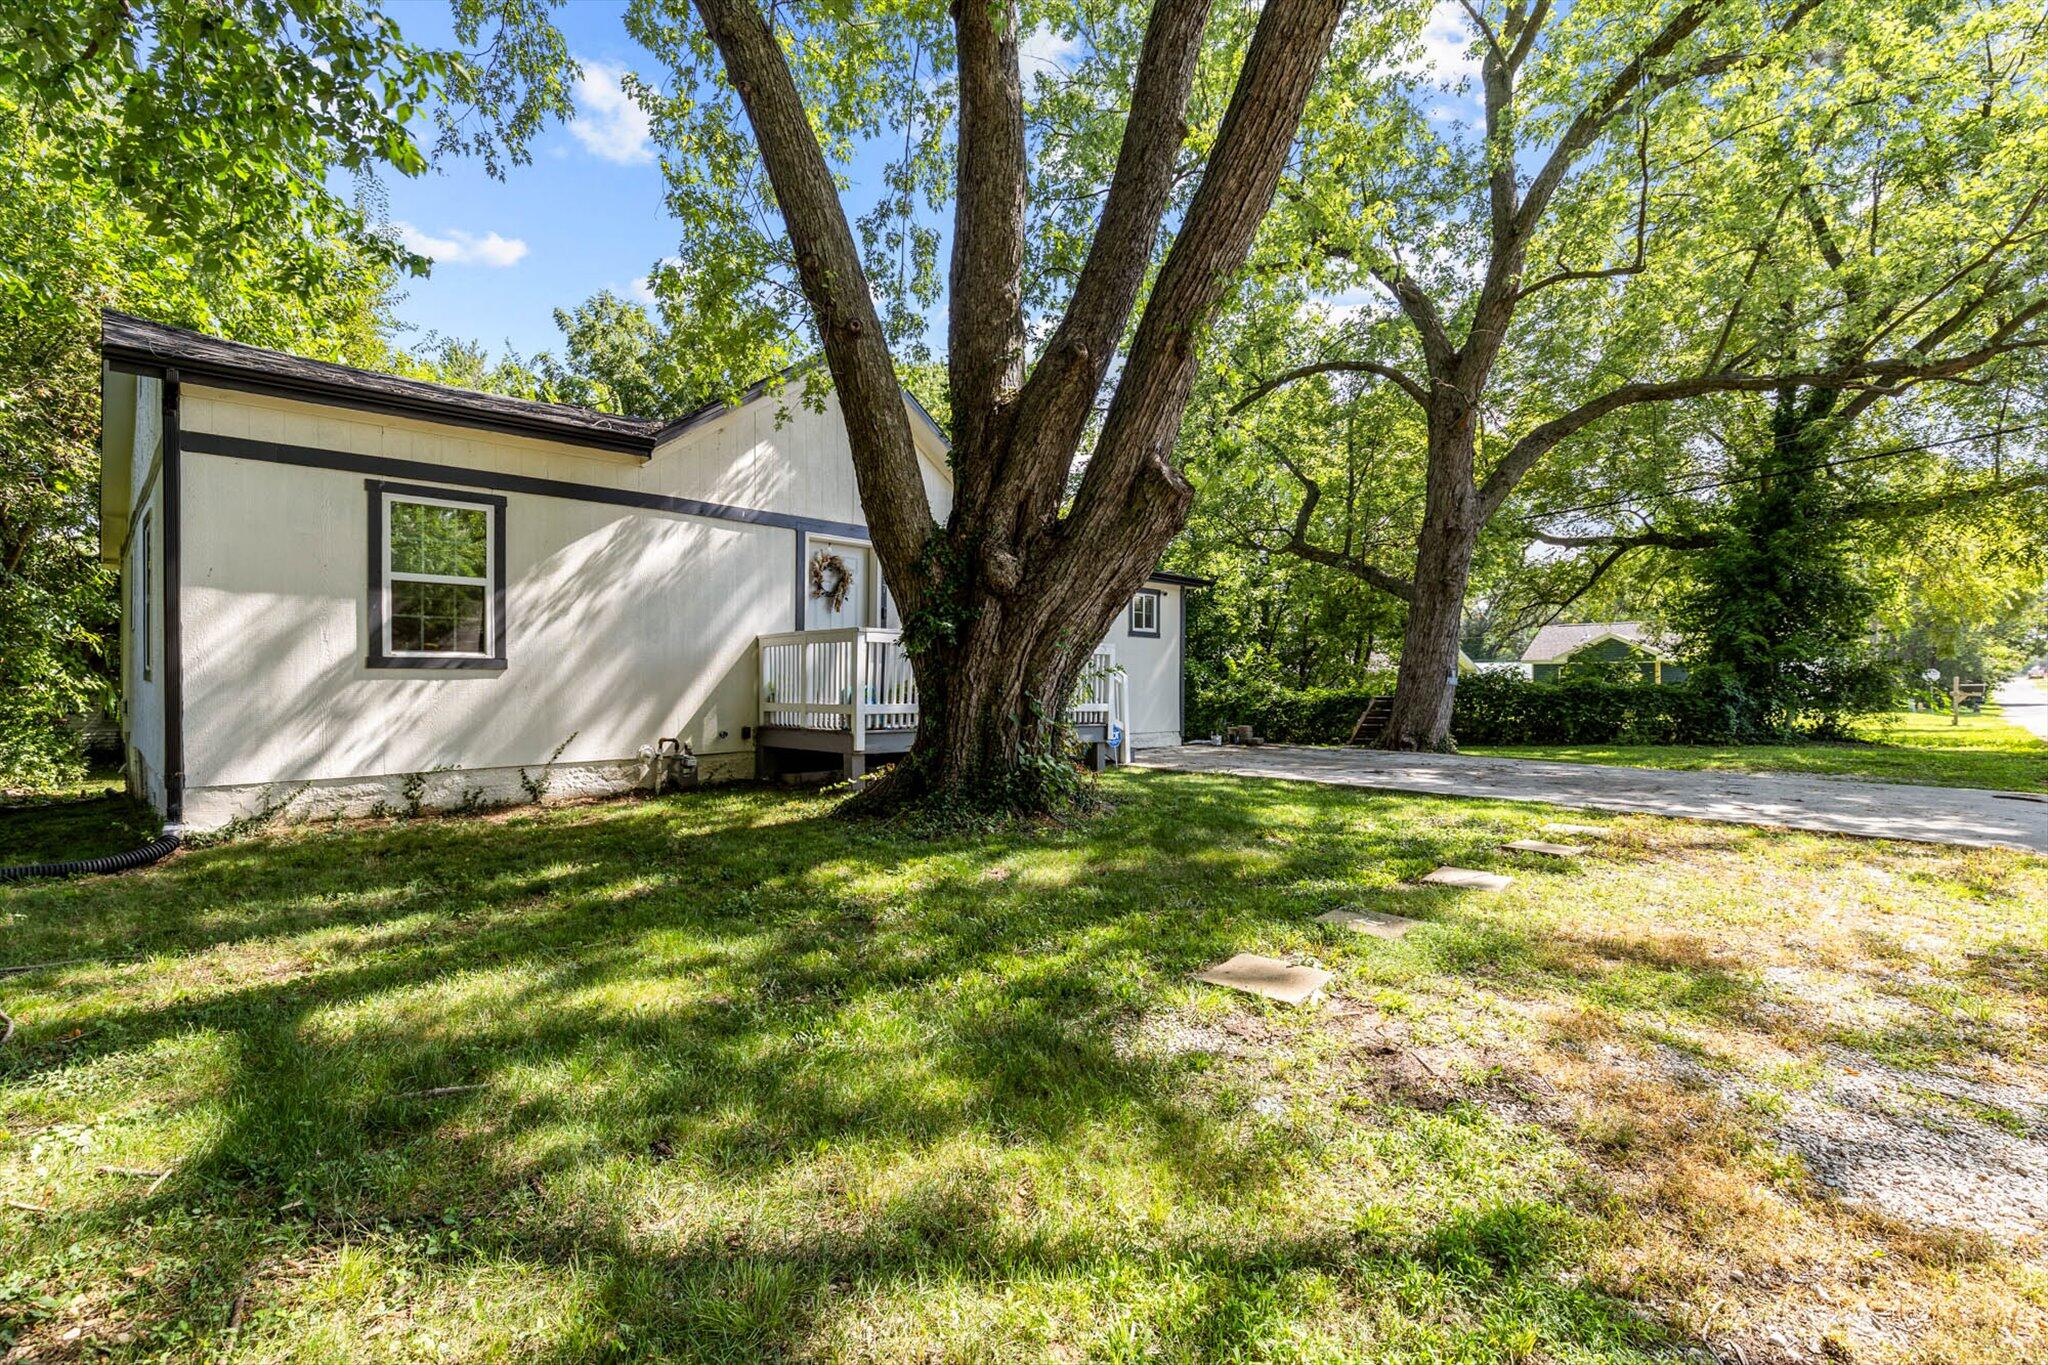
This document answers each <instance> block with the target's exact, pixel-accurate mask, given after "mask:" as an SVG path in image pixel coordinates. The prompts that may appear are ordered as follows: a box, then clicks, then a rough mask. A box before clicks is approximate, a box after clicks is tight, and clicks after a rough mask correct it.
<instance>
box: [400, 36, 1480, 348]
mask: <svg viewBox="0 0 2048 1365" xmlns="http://www.w3.org/2000/svg"><path fill="white" fill-rule="evenodd" d="M1435 8H1436V12H1435V13H1434V14H1433V15H1432V16H1431V20H1430V23H1429V25H1428V29H1427V32H1426V34H1425V37H1424V40H1423V52H1422V54H1421V61H1422V63H1423V64H1425V65H1429V66H1433V67H1435V68H1437V69H1438V71H1439V72H1443V73H1446V74H1452V73H1455V72H1457V71H1459V70H1461V69H1468V68H1469V61H1468V59H1467V58H1466V56H1465V54H1464V47H1465V44H1466V43H1467V42H1468V41H1469V36H1468V35H1467V34H1466V32H1465V31H1464V21H1463V17H1462V15H1460V14H1459V12H1458V9H1457V6H1456V4H1455V3H1452V2H1451V0H1445V2H1444V3H1439V4H1438V5H1437V6H1436V7H1435ZM389 10H390V12H391V13H392V14H393V15H394V17H396V18H397V19H398V21H399V24H400V26H401V27H402V28H403V29H404V30H405V32H406V34H407V36H408V37H411V38H414V39H416V40H420V41H426V42H433V43H446V42H449V41H451V40H452V35H451V33H450V31H449V25H448V7H447V4H446V0H391V3H390V4H389ZM624 13H625V5H624V4H623V3H613V2H612V0H568V3H566V4H564V5H562V6H561V7H560V8H559V9H557V10H556V11H555V22H556V24H557V25H558V26H559V27H560V28H561V30H562V32H563V34H564V36H565V37H567V39H568V41H569V50H570V51H571V53H573V54H574V55H575V57H576V58H577V60H578V61H580V62H581V63H582V64H583V76H582V78H581V79H580V81H579V82H578V84H577V88H576V105H577V111H578V112H577V117H576V118H575V119H574V120H573V121H572V122H570V123H568V124H566V125H555V126H553V127H550V128H548V129H547V130H546V131H545V132H543V133H542V134H541V136H540V138H539V139H538V140H537V142H536V143H535V145H534V147H533V160H532V163H531V164H529V165H525V166H514V167H511V168H509V169H508V171H507V173H506V178H505V179H504V180H502V181H498V180H493V179H491V178H490V177H489V176H488V175H486V174H485V173H484V171H483V167H482V165H481V164H480V163H478V162H476V161H472V160H462V159H454V160H449V161H447V162H446V163H445V164H443V165H441V166H440V167H438V168H437V169H435V170H433V171H430V172H428V173H427V174H425V175H422V176H419V177H417V178H415V179H403V178H399V177H386V179H385V181H384V187H385V190H386V192H387V194H388V195H389V199H390V216H391V220H392V222H393V224H394V226H396V227H397V228H398V230H399V232H400V233H401V235H403V236H404V237H405V239H406V241H407V243H408V244H409V245H410V246H411V247H412V248H413V250H415V251H418V252H420V253H421V254H423V255H426V256H430V257H432V258H433V259H434V262H435V264H434V269H433V273H432V274H431V275H430V276H428V277H427V278H425V279H410V280H406V281H404V282H403V284H402V285H401V289H402V291H403V294H404V298H403V300H402V301H401V303H400V305H399V308H398V317H399V320H400V322H401V324H402V325H403V326H404V327H405V328H406V329H407V330H406V331H405V332H404V333H403V334H401V335H400V336H399V337H398V338H396V340H397V343H398V344H399V345H400V346H405V347H410V346H413V345H416V344H417V343H418V342H420V341H421V340H423V339H424V338H425V337H426V336H427V335H428V334H429V333H433V332H439V333H443V334H447V335H452V336H457V337H462V338H464V339H467V340H472V341H478V342H482V343H483V344H484V345H485V346H486V347H488V348H489V349H490V350H491V351H492V353H493V354H496V353H498V352H501V351H502V350H503V349H504V348H505V347H506V346H507V345H509V346H511V347H512V348H513V349H515V350H518V351H519V352H521V353H522V354H528V355H530V354H532V353H533V352H534V351H537V350H542V349H549V348H554V347H556V346H557V345H558V343H559V340H560V334H559V333H558V332H557V331H556V329H555V325H554V310H555V309H556V308H558V307H568V306H571V305H574V304H576V303H580V302H581V301H582V300H584V299H586V298H588V297H589V296H590V295H591V294H593V293H595V292H597V291H598V290H600V289H611V290H613V291H615V292H617V293H620V294H623V295H626V296H628V297H638V298H642V299H643V300H645V299H647V298H648V296H647V295H646V293H645V288H646V286H645V280H646V275H647V272H648V270H649V269H650V268H651V267H652V266H653V265H654V264H655V263H656V262H657V261H659V260H660V259H661V258H663V257H665V256H669V255H673V254H674V252H675V250H676V240H677V234H676V232H675V229H674V226H673V224H672V223H671V222H670V220H669V218H668V214H667V210H666V209H665V207H664V205H663V202H662V195H663V189H664V186H663V182H662V175H661V168H660V166H659V165H658V164H657V163H656V160H655V153H654V148H653V146H652V144H651V143H650V142H649V140H648V137H647V123H646V118H645V116H644V115H643V114H641V112H640V111H639V109H638V108H637V107H636V106H634V105H633V103H632V101H631V100H630V99H628V98H627V97H626V95H625V94H624V92H623V91H622V90H620V88H619V83H618V82H619V76H620V75H621V74H622V73H623V72H625V71H627V70H634V69H638V70H640V71H641V72H642V73H643V74H645V75H647V76H649V77H658V76H659V75H660V74H661V73H660V71H659V70H658V69H656V68H655V66H654V65H653V63H652V62H651V61H650V60H649V59H648V57H647V54H646V53H645V52H644V51H642V50H641V49H640V47H639V45H638V44H637V43H635V42H634V41H633V40H632V39H631V38H630V37H629V36H628V35H627V33H626V29H625V24H624ZM1063 55H1064V54H1063V51H1062V48H1061V45H1060V44H1059V43H1058V42H1057V41H1056V40H1054V39H1052V38H1051V37H1050V35H1048V34H1045V33H1044V32H1042V31H1041V32H1040V33H1038V34H1035V35H1033V37H1032V38H1031V39H1027V41H1026V43H1025V64H1026V75H1027V79H1028V78H1029V73H1030V70H1031V68H1032V66H1033V64H1034V63H1042V62H1056V61H1059V60H1061V58H1062V56H1063ZM852 169H853V175H854V178H855V180H856V182H857V183H858V182H859V181H860V180H861V179H862V178H863V167H862V166H861V165H860V164H858V163H856V165H855V166H854V167H853V168H852ZM856 197H858V196H857V194H856ZM854 211H856V212H857V211H858V206H856V207H855V210H854Z"/></svg>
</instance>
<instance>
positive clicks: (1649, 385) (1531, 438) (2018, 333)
mask: <svg viewBox="0 0 2048 1365" xmlns="http://www.w3.org/2000/svg"><path fill="white" fill-rule="evenodd" d="M2044 313H2048V299H2038V300H2036V301H2035V302H2033V303H2031V304H2029V305H2028V306H2027V307H2025V308H2023V309H2021V310H2020V311H2019V312H2017V313H2015V314H2014V315H2013V316H2012V317H2010V318H2008V319H2007V320H2006V321H2005V322H2003V323H2001V324H2000V325H1999V327H1998V328H1997V329H1996V330H1995V331H1994V332H1993V333H1992V334H1991V336H1990V337H1989V338H1988V339H1986V340H1985V341H1984V342H1983V343H1982V344H1981V345H1979V346H1978V347H1976V348H1975V349H1974V350H1970V351H1966V352H1963V353H1961V354H1959V355H1952V356H1948V357H1945V358H1941V359H1934V358H1931V357H1926V356H1916V355H1914V354H1908V355H1904V356H1897V357H1892V358H1889V359H1883V360H1859V361H1856V362H1854V363H1852V364H1849V365H1844V366H1839V367H1837V368H1834V369H1827V370H1806V371H1786V372H1781V373H1777V374H1705V375H1695V376H1692V377H1690V378H1686V379H1666V380H1660V381H1651V382H1633V383H1628V384H1620V385H1617V386H1615V387H1614V388H1611V389H1609V390H1607V392H1605V393H1603V394H1600V395H1599V396H1597V397H1595V398H1592V399H1589V400H1588V401H1586V402H1584V403H1581V404H1580V405H1579V406H1578V407H1576V408H1573V409H1572V410H1571V411H1570V412H1567V413H1565V414H1563V415H1562V416H1559V417H1554V418H1552V419H1551V420H1550V421H1548V422H1545V423H1543V424H1542V425H1540V426H1538V427H1536V428H1534V429H1533V430H1531V431H1530V432H1528V434H1526V435H1524V436H1523V437H1522V438H1521V439H1520V440H1519V441H1517V442H1515V444H1514V445H1513V446H1512V447H1510V448H1509V450H1508V453H1507V454H1506V455H1505V456H1503V457H1502V458H1501V461H1500V463H1499V464H1497V465H1495V466H1494V469H1493V472H1492V473H1491V474H1489V475H1488V476H1487V478H1486V482H1485V483H1484V484H1483V485H1482V486H1481V488H1480V490H1479V501H1480V515H1481V516H1482V517H1489V516H1492V515H1493V513H1494V512H1495V511H1497V510H1499V508H1500V506H1501V504H1502V503H1504V502H1506V501H1507V499H1508V497H1509V495H1510V494H1512V493H1513V492H1514V490H1515V486H1516V485H1517V484H1519V483H1520V482H1521V481H1522V479H1523V478H1524V477H1525V476H1526V475H1527V474H1528V472H1529V471H1530V470H1531V469H1533V468H1535V466H1536V463H1537V461H1539V460H1541V459H1542V458H1543V457H1544V456H1545V455H1547V454H1549V453H1550V451H1551V450H1552V449H1554V448H1555V447H1556V446H1557V445H1558V443H1559V442H1561V441H1564V440H1565V439H1566V438H1568V437H1570V436H1573V435H1576V434H1577V433H1578V432H1580V431H1581V430H1583V429H1585V428H1586V427H1588V426H1590V425H1592V424H1593V423H1594V422H1597V421H1599V420H1600V419H1601V418H1603V417H1606V416H1608V415H1609V414H1610V413H1614V412H1618V411H1620V410H1621V409H1623V408H1626V407H1633V406H1636V405H1638V404H1643V403H1668V402H1673V401H1676V400H1678V399H1684V398H1699V397H1703V396H1705V395H1707V394H1711V393H1768V392H1771V391H1773V390H1776V389H1782V388H1789V387H1793V386H1799V387H1804V388H1813V389H1862V388H1870V387H1879V388H1886V389H1889V388H1895V387H1897V386H1899V385H1902V384H1907V383H1922V382H1925V381H1928V380H1937V379H1950V378H1954V377H1955V376H1957V375H1962V374H1967V373H1968V372H1969V371H1971V370H1973V369H1976V368H1977V367H1978V366H1980V365H1985V364H1988V363H1990V362H1991V361H1993V360H1996V359H1998V358H1999V357H2000V356H2004V355H2010V354H2012V353H2013V352H2015V351H2020V350H2034V349H2040V348H2044V347H2048V334H2031V333H2026V332H2025V331H2024V329H2025V328H2026V326H2027V324H2028V323H2030V322H2032V321H2033V320H2034V319H2036V318H2038V317H2040V316H2042V315H2043V314H2044Z"/></svg>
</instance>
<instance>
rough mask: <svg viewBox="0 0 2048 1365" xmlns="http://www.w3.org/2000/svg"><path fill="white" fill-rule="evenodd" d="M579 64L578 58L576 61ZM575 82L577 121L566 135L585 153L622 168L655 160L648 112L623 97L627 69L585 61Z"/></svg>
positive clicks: (627, 96) (571, 125)
mask: <svg viewBox="0 0 2048 1365" xmlns="http://www.w3.org/2000/svg"><path fill="white" fill-rule="evenodd" d="M578 60H579V61H580V60H581V59H580V58H579V59H578ZM582 65H583V74H582V75H580V76H578V77H577V78H576V117H575V119H574V120H572V121H571V122H570V124H569V131H570V132H571V133H574V134H575V135H576V140H577V141H578V142H580V143H582V144H583V147H584V150H585V151H588V152H590V153H591V154H592V155H594V156H601V157H603V158H604V159H605V160H606V161H616V162H617V163H618V164H619V165H621V166H632V165H636V164H640V163H643V162H648V161H652V160H654V147H653V144H652V142H651V141H650V139H649V136H648V121H647V111H646V110H645V109H642V108H641V107H640V106H639V104H638V103H637V102H635V100H634V99H633V97H632V96H631V95H629V94H627V93H626V87H625V85H624V84H623V83H622V82H623V79H624V77H625V75H626V68H624V67H622V66H612V65H610V64H609V63H606V62H592V61H585V62H583V63H582Z"/></svg>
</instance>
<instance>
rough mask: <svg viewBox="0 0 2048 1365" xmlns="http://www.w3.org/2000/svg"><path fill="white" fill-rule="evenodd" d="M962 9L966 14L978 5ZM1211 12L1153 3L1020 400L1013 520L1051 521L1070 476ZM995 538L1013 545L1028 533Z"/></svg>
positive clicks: (1145, 244) (1149, 229) (1148, 254)
mask: <svg viewBox="0 0 2048 1365" xmlns="http://www.w3.org/2000/svg"><path fill="white" fill-rule="evenodd" d="M960 2H961V3H962V4H965V5H969V6H971V5H972V4H974V3H975V0H960ZM1209 4H1210V0H1160V3H1159V4H1158V6H1157V7H1156V8H1155V9H1154V10H1153V11H1152V16H1151V20H1150V22H1149V23H1148V25H1147V26H1146V30H1145V42H1144V47H1143V49H1142V50H1141V51H1140V53H1139V55H1138V70H1137V76H1136V78H1135V80H1134V82H1133V85H1132V90H1131V113H1130V118H1129V120H1128V122H1127V123H1126V124H1125V125H1124V137H1123V143H1122V146H1121V147H1120V148H1119V149H1118V152H1117V164H1116V173H1115V175H1114V177H1113V178H1112V179H1111V181H1110V185H1109V192H1108V195H1107V196H1106V198H1105V199H1104V201H1103V207H1102V218H1101V220H1100V222H1098V223H1097V225H1096V229H1095V235H1094V237H1093V239H1092V240H1091V241H1090V243H1089V248H1088V258H1087V260H1086V262H1085V263H1084V264H1083V265H1082V267H1081V273H1080V276H1079V277H1078V279H1077V280H1076V282H1075V285H1074V292H1073V296H1072V297H1071V299H1069V301H1068V303H1067V310H1066V314H1065V316H1064V317H1062V318H1061V319H1060V325H1059V327H1058V329H1057V330H1056V331H1055V332H1054V333H1053V335H1052V337H1051V339H1050V341H1049V342H1048V344H1047V346H1046V348H1045V352H1044V354H1043V355H1042V356H1041V357H1040V358H1039V360H1038V363H1037V364H1036V366H1034V367H1033V370H1032V373H1031V377H1030V378H1029V379H1028V380H1026V381H1025V383H1024V386H1023V390H1022V393H1021V394H1020V396H1019V398H1018V403H1017V414H1018V415H1017V423H1016V433H1017V439H1018V440H1019V441H1020V442H1024V443H1028V444H1026V445H1020V447H1019V448H1018V449H1017V450H1016V451H1015V452H1014V453H1013V456H1012V463H1013V465H1014V466H1015V471H1016V472H1015V482H1016V485H1017V492H1018V495H1019V496H1018V497H1014V498H1013V497H1005V498H1002V499H999V502H1003V503H1019V502H1022V503H1026V504H1028V505H1020V506H1018V507H1017V511H1018V513H1019V514H1020V515H1022V516H1024V517H1026V518H1028V519H1029V520H1031V521H1033V522H1037V521H1041V520H1043V521H1050V519H1051V518H1052V516H1053V514H1054V513H1055V512H1056V510H1057V509H1058V506H1059V501H1060V498H1061V496H1062V495H1063V494H1064V492H1065V478H1064V475H1065V473H1066V469H1067V466H1068V464H1069V463H1070V462H1071V461H1072V459H1073V454H1074V448H1075V446H1076V445H1077V444H1078V443H1079V441H1080V439H1081V433H1082V431H1083V430H1084V429H1085V428H1086V426H1087V423H1088V419H1089V416H1090V415H1091V412H1092V410H1093V404H1094V401H1095V397H1096V393H1097V391H1098V390H1099V389H1100V388H1101V386H1102V381H1103V377H1104V375H1106V374H1107V373H1108V371H1109V365H1110V361H1111V359H1112V358H1113V356H1114V355H1115V352H1116V346H1117V342H1118V340H1119V339H1120V338H1121V337H1122V336H1123V332H1124V328H1125V326H1126V325H1127V324H1128V323H1129V321H1130V316H1131V309H1132V307H1133V306H1134V304H1135V303H1136V301H1137V297H1138V291H1139V289H1140V288H1142V287H1143V285H1144V282H1145V274H1146V271H1147V270H1148V269H1149V268H1150V266H1151V263H1152V246H1153V243H1154V242H1155V241H1157V240H1158V237H1159V226H1160V223H1161V221H1162V220H1163V219H1164V217H1165V214H1166V208H1167V204H1168V203H1169V201H1170V200H1171V198H1172V194H1173V187H1174V185H1175V183H1176V181H1177V179H1178V175H1179V167H1178V166H1177V164H1176V157H1177V155H1178V153H1179V151H1180V148H1181V144H1182V143H1183V142H1184V141H1185V140H1186V138H1187V105H1188V98H1189V92H1190V91H1191V90H1192V89H1193V87H1194V79H1195V69H1196V67H1197V65H1198V64H1199V61H1200V57H1201V51H1202V33H1203V30H1204V28H1205V26H1206V25H1207V23H1208V17H1209ZM1033 494H1035V497H1034V496H1033ZM994 529H995V530H996V533H997V534H998V535H1013V536H1014V535H1022V534H1028V533H1029V530H1030V528H1029V527H1022V526H1020V527H997V528H994Z"/></svg>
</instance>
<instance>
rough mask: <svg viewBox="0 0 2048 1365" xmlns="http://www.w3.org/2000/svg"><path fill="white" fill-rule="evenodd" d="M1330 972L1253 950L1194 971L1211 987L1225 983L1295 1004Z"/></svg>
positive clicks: (1307, 996) (1318, 987)
mask: <svg viewBox="0 0 2048 1365" xmlns="http://www.w3.org/2000/svg"><path fill="white" fill-rule="evenodd" d="M1329 979H1330V974H1329V973H1328V972H1326V971H1322V970H1320V969H1318V968H1315V967H1299V966H1296V965H1295V964H1294V963H1291V962H1282V961H1280V959H1278V958H1274V957H1260V956H1259V955H1258V954H1257V953H1239V954H1238V955H1237V956H1236V957H1233V958H1228V959H1226V960H1224V961H1222V962H1219V963H1217V964H1216V965H1215V966H1213V967H1209V968H1206V969H1205V970H1202V971H1199V972H1196V973H1195V980H1197V981H1206V982H1208V983H1209V984H1210V985H1212V986H1227V987H1229V988H1230V989H1231V990H1234V991H1243V992H1245V993H1246V994H1248V995H1259V996H1264V997H1265V998H1266V999H1268V1000H1278V1001H1279V1002H1280V1003H1281V1004H1283V1005H1299V1004H1302V1003H1304V1002H1305V1001H1309V1000H1313V999H1314V998H1315V997H1316V994H1317V992H1319V991H1321V990H1322V988H1323V986H1324V985H1325V984H1326V983H1327V982H1328V981H1329Z"/></svg>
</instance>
